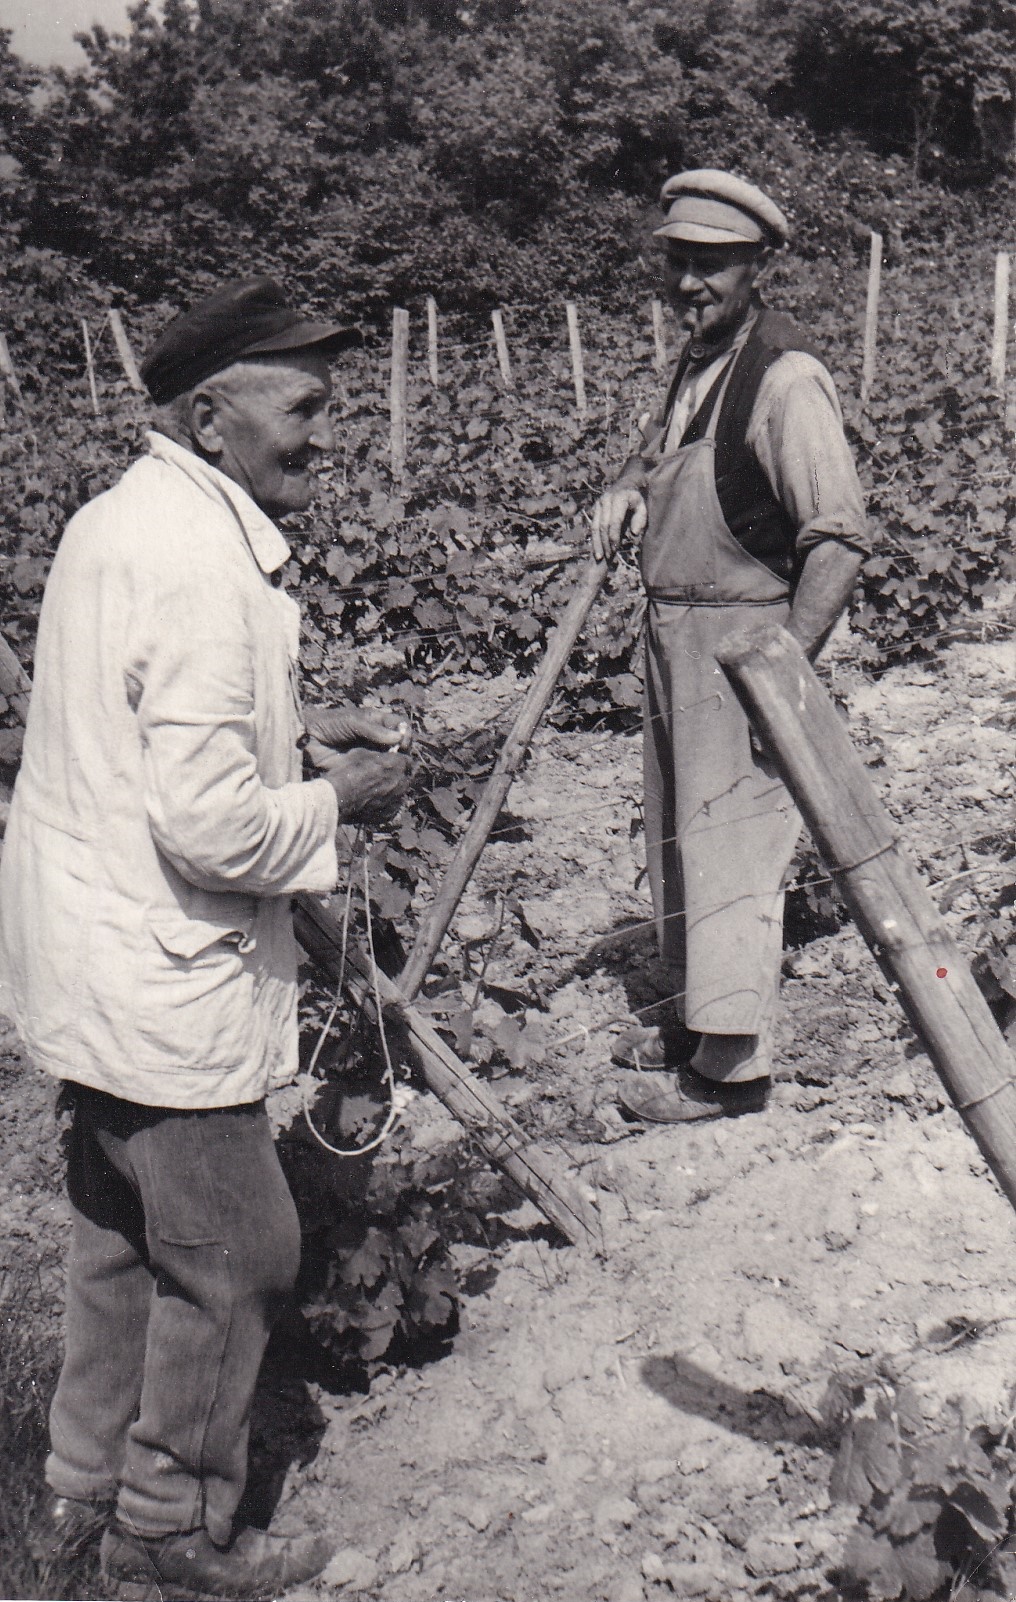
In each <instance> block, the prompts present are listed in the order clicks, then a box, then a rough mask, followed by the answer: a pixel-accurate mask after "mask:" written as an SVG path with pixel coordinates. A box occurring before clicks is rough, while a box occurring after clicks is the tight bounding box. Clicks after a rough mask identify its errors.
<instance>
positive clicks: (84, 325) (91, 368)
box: [81, 317, 99, 417]
mask: <svg viewBox="0 0 1016 1602" xmlns="http://www.w3.org/2000/svg"><path fill="white" fill-rule="evenodd" d="M81 332H82V334H83V335H84V337H85V366H86V367H87V368H88V388H89V390H90V391H91V395H92V411H93V412H94V413H95V415H96V417H98V415H99V392H98V390H97V389H96V387H95V363H94V361H93V360H92V341H91V339H90V337H89V333H88V320H87V318H85V317H82V319H81Z"/></svg>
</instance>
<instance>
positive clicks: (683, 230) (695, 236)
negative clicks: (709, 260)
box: [653, 222, 765, 245]
mask: <svg viewBox="0 0 1016 1602" xmlns="http://www.w3.org/2000/svg"><path fill="white" fill-rule="evenodd" d="M653 238H654V239H683V240H684V242H685V243H686V244H688V245H764V244H765V236H764V235H763V233H762V230H761V229H759V231H758V233H757V234H756V235H755V236H754V238H750V237H749V236H748V235H747V234H735V233H734V232H733V230H732V229H730V228H714V227H712V226H711V225H710V224H709V223H694V222H672V223H664V224H663V227H662V228H654V229H653Z"/></svg>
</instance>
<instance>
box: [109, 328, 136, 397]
mask: <svg viewBox="0 0 1016 1602" xmlns="http://www.w3.org/2000/svg"><path fill="white" fill-rule="evenodd" d="M109 326H110V328H111V329H112V332H113V343H114V345H115V346H116V353H117V355H118V356H119V358H120V365H121V367H122V368H123V370H124V372H125V373H126V375H127V382H128V384H129V385H130V386H131V389H136V390H137V392H138V394H139V395H143V394H144V393H145V386H144V384H143V383H142V382H141V374H140V373H139V372H138V364H137V362H136V361H135V360H134V352H133V350H132V349H131V342H130V340H129V339H128V338H127V330H126V329H125V328H124V325H123V322H122V321H121V318H120V313H119V312H118V311H117V310H116V308H115V307H114V306H111V307H110V308H109Z"/></svg>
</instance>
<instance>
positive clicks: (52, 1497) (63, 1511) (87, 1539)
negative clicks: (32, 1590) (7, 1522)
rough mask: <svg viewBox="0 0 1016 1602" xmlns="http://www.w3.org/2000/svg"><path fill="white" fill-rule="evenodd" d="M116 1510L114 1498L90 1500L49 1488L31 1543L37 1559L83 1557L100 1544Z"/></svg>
mask: <svg viewBox="0 0 1016 1602" xmlns="http://www.w3.org/2000/svg"><path fill="white" fill-rule="evenodd" d="M114 1509H115V1503H114V1502H113V1501H112V1499H110V1500H109V1501H99V1502H88V1501H85V1500H84V1498H79V1497H76V1496H58V1495H57V1493H56V1492H55V1491H49V1490H47V1492H46V1499H45V1501H44V1502H43V1504H42V1508H41V1516H40V1517H39V1518H38V1521H37V1523H36V1524H35V1527H34V1529H33V1531H32V1536H31V1542H30V1546H31V1553H32V1557H33V1558H34V1559H35V1562H36V1563H38V1564H39V1565H40V1566H41V1565H43V1564H45V1563H53V1562H55V1561H57V1560H60V1559H63V1560H65V1561H66V1560H67V1559H73V1558H78V1557H81V1555H82V1553H84V1552H86V1551H87V1550H88V1548H89V1547H90V1546H97V1545H98V1543H99V1540H100V1537H101V1536H102V1532H103V1530H104V1529H105V1528H106V1526H107V1524H108V1523H109V1521H110V1519H111V1518H112V1517H113V1512H114Z"/></svg>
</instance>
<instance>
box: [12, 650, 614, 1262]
mask: <svg viewBox="0 0 1016 1602" xmlns="http://www.w3.org/2000/svg"><path fill="white" fill-rule="evenodd" d="M31 687H32V686H31V680H30V679H29V677H28V674H27V673H26V672H25V670H24V668H23V667H22V666H21V663H20V662H19V661H18V659H17V657H16V656H15V654H14V652H13V651H12V650H11V648H10V646H9V645H8V644H7V641H6V640H5V639H4V638H3V636H2V635H0V693H3V694H4V695H6V697H7V699H8V700H9V701H10V702H11V703H12V705H13V706H14V707H15V710H16V711H17V713H18V716H19V717H20V719H21V721H22V723H23V722H24V721H25V719H26V718H27V716H28V702H29V696H30V694H31ZM294 903H295V905H294V919H293V924H294V928H295V931H296V937H297V939H298V940H299V942H300V944H301V945H302V946H303V948H304V950H305V951H306V953H307V955H308V956H309V957H311V958H312V959H313V960H314V961H315V962H316V963H317V964H318V965H319V966H320V967H321V968H322V969H323V970H324V972H325V973H326V974H328V976H329V977H330V978H331V979H332V980H333V981H334V982H336V983H337V982H338V979H339V976H340V974H342V975H343V977H344V978H345V980H346V982H347V983H348V984H349V987H350V989H351V990H352V992H353V995H354V999H355V1000H356V1001H357V1002H358V1003H362V1004H363V1005H364V1006H366V1007H367V1008H368V1009H369V1010H373V1006H374V1001H373V994H374V986H375V984H376V985H377V990H378V994H379V995H380V997H381V1005H382V1008H383V1009H385V1011H386V1013H387V1011H388V1009H391V1011H392V1012H393V1013H394V1014H395V1015H396V1017H397V1018H398V1020H399V1022H400V1024H401V1026H402V1029H403V1030H404V1032H405V1036H406V1041H407V1044H408V1045H409V1047H410V1049H411V1051H412V1053H413V1055H414V1057H415V1058H416V1060H417V1063H418V1064H419V1067H420V1071H421V1073H422V1075H423V1077H424V1079H425V1081H426V1083H427V1085H428V1087H429V1088H430V1089H431V1090H432V1091H433V1092H434V1094H435V1096H437V1097H438V1099H439V1100H440V1101H441V1102H443V1103H444V1105H445V1106H446V1107H447V1108H448V1110H449V1112H450V1113H451V1114H452V1115H453V1117H455V1118H457V1119H458V1121H459V1122H460V1123H461V1124H462V1125H463V1126H464V1127H465V1128H466V1129H467V1130H468V1131H469V1133H470V1135H471V1136H472V1137H473V1139H474V1140H475V1141H476V1143H477V1145H479V1146H480V1147H482V1149H483V1151H484V1152H485V1153H486V1155H487V1157H489V1159H490V1161H491V1162H492V1163H495V1164H496V1165H497V1166H498V1167H499V1168H502V1169H503V1170H504V1172H505V1173H506V1174H507V1175H508V1177H509V1178H510V1179H512V1180H514V1182H515V1184H516V1185H518V1187H519V1189H520V1190H521V1191H522V1193H523V1194H524V1195H526V1196H528V1197H529V1199H530V1201H532V1202H533V1203H534V1205H535V1206H537V1207H538V1208H539V1209H540V1211H541V1212H542V1214H543V1216H544V1217H545V1218H546V1219H548V1220H549V1222H550V1223H552V1224H553V1225H554V1227H555V1229H557V1230H559V1231H560V1233H561V1234H562V1235H563V1236H564V1238H565V1239H566V1240H568V1241H570V1242H571V1243H572V1245H586V1246H589V1245H596V1246H598V1245H599V1244H600V1230H599V1225H598V1217H597V1214H596V1211H595V1208H594V1207H593V1206H592V1205H591V1203H590V1202H588V1201H587V1200H586V1199H585V1197H584V1196H583V1195H581V1194H580V1193H579V1192H578V1191H577V1190H576V1189H575V1187H574V1186H573V1185H571V1184H570V1183H569V1182H568V1180H566V1179H564V1178H562V1177H561V1175H560V1174H559V1173H558V1172H557V1170H556V1168H555V1167H554V1164H553V1163H552V1162H551V1160H550V1158H549V1157H547V1155H546V1154H545V1153H544V1152H542V1151H541V1150H540V1149H539V1148H538V1147H537V1146H534V1145H533V1143H532V1142H531V1141H530V1139H529V1137H528V1135H526V1134H525V1132H524V1130H522V1129H521V1128H520V1127H519V1125H518V1124H516V1123H515V1121H514V1119H513V1118H511V1117H510V1116H509V1114H508V1113H507V1112H506V1111H505V1109H504V1107H503V1106H502V1105H501V1103H500V1102H499V1101H498V1099H497V1097H496V1096H495V1095H493V1094H492V1092H491V1091H489V1090H488V1089H487V1087H486V1085H484V1084H483V1083H482V1082H481V1081H480V1080H479V1079H477V1078H476V1077H475V1075H473V1074H471V1073H470V1071H469V1069H468V1068H467V1067H466V1065H465V1064H464V1063H462V1062H460V1061H459V1059H458V1057H456V1055H455V1053H454V1052H453V1051H452V1049H451V1047H450V1046H447V1045H446V1044H445V1042H444V1041H443V1040H442V1039H441V1036H440V1035H439V1034H438V1033H437V1031H436V1030H435V1029H434V1028H433V1026H432V1025H431V1024H430V1023H429V1022H428V1021H427V1019H425V1018H424V1017H423V1016H422V1015H421V1014H420V1013H419V1012H417V1010H416V1008H415V1007H412V1006H410V1005H409V1004H408V1003H407V1002H406V1000H405V998H404V997H403V995H402V993H401V991H400V990H399V989H398V988H397V987H396V986H395V985H394V984H393V983H392V981H391V980H390V979H389V978H387V976H386V975H385V974H383V973H382V972H381V971H380V969H375V966H374V964H373V963H372V962H371V959H370V957H369V955H368V954H367V952H366V951H362V950H361V949H360V948H359V946H357V944H356V943H355V941H352V940H345V941H344V940H343V935H342V926H341V924H340V922H339V920H338V919H337V918H334V917H333V916H332V914H331V913H330V912H329V911H328V910H327V909H326V908H325V907H323V906H322V905H321V903H320V901H318V900H317V899H316V898H315V897H314V896H309V895H305V894H301V895H297V896H296V897H295V898H294ZM343 949H345V960H344V961H343V955H342V954H343Z"/></svg>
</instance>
